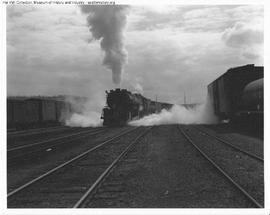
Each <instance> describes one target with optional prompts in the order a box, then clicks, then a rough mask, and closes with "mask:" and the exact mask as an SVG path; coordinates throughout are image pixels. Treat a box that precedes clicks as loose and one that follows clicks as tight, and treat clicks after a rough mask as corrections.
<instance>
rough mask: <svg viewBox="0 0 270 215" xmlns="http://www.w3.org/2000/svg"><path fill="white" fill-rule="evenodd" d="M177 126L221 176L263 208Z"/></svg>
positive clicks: (259, 206)
mask: <svg viewBox="0 0 270 215" xmlns="http://www.w3.org/2000/svg"><path fill="white" fill-rule="evenodd" d="M177 128H178V129H179V131H180V132H181V133H182V134H183V136H184V137H185V138H186V139H187V140H188V142H190V143H191V144H192V145H193V146H194V147H195V148H196V149H197V150H198V151H199V152H200V153H201V154H202V155H203V157H204V158H206V159H207V160H208V161H209V162H210V163H211V164H212V165H213V166H214V167H215V168H216V169H217V170H218V171H219V172H220V173H222V175H223V176H225V177H226V178H227V179H228V180H229V181H230V182H231V183H232V184H233V185H234V186H235V187H236V188H237V189H238V190H240V191H241V192H242V193H243V194H244V195H245V197H247V198H248V199H249V200H250V201H251V202H252V203H253V204H254V205H255V206H256V207H258V208H263V206H262V205H261V204H260V203H259V202H258V201H257V200H256V199H254V198H253V197H252V196H251V195H250V194H249V193H248V192H247V191H246V190H245V189H244V188H243V187H242V186H241V185H239V184H238V183H237V182H235V181H234V180H233V179H232V178H231V177H230V176H229V175H228V174H227V173H226V172H225V171H224V170H223V169H222V168H221V167H219V166H218V165H217V164H216V163H215V162H214V161H213V160H212V159H211V158H210V157H209V156H208V155H206V154H205V153H204V152H203V151H202V150H201V149H200V148H199V147H198V146H197V145H196V144H195V143H194V141H193V140H192V139H191V138H190V137H189V136H188V135H187V134H186V133H185V132H184V131H183V129H182V128H180V126H179V125H178V126H177Z"/></svg>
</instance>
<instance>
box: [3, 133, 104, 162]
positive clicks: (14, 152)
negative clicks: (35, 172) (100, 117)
mask: <svg viewBox="0 0 270 215" xmlns="http://www.w3.org/2000/svg"><path fill="white" fill-rule="evenodd" d="M104 131H106V128H97V129H94V130H93V129H91V130H87V131H81V132H76V133H73V134H69V135H64V136H60V137H56V138H50V139H47V140H43V141H39V142H36V143H31V144H27V145H22V146H18V147H13V148H10V149H7V158H8V163H11V162H13V161H16V159H19V158H22V157H25V156H26V155H27V156H28V155H30V154H33V153H37V152H40V151H43V150H45V149H50V150H51V149H52V148H53V147H56V146H59V145H61V144H65V143H67V142H70V141H73V140H76V139H81V138H84V137H87V136H89V135H91V136H93V135H96V134H100V133H102V132H104Z"/></svg>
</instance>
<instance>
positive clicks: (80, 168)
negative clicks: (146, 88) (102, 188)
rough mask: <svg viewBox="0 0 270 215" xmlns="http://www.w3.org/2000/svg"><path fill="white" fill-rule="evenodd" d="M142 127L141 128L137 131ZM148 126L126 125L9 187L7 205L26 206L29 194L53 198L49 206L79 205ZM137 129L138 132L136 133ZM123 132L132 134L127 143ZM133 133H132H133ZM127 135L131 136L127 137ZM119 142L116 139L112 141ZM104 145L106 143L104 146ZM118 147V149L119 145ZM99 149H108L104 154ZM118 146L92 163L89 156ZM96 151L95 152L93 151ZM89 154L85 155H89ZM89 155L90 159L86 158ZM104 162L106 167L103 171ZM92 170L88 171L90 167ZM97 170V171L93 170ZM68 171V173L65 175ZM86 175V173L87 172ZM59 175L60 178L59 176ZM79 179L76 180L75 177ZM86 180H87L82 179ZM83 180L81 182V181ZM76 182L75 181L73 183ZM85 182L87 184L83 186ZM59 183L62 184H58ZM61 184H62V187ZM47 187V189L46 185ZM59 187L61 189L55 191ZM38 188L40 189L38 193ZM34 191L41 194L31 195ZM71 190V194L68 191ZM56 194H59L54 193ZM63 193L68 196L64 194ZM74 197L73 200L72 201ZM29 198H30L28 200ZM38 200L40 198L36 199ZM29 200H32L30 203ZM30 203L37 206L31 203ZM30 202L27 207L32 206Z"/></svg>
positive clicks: (108, 150)
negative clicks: (86, 147)
mask: <svg viewBox="0 0 270 215" xmlns="http://www.w3.org/2000/svg"><path fill="white" fill-rule="evenodd" d="M142 129H143V132H142V131H140V130H142ZM148 131H149V129H147V130H145V129H144V128H141V127H136V128H131V129H130V128H129V129H127V130H125V131H123V132H121V133H120V134H117V135H115V136H114V137H112V138H110V139H108V140H106V141H104V142H102V143H100V144H98V145H96V146H94V147H92V148H90V149H88V150H87V151H85V152H83V153H81V154H79V155H77V156H75V157H73V158H72V159H70V160H68V161H66V162H65V163H62V164H61V165H59V166H57V167H55V168H53V169H51V170H49V171H47V172H46V173H44V174H42V175H40V176H38V177H36V178H34V179H33V180H31V181H29V182H27V183H25V184H23V185H21V186H19V187H17V188H16V189H13V190H12V191H10V192H9V193H8V195H7V198H8V207H18V205H19V207H20V205H21V207H29V205H27V203H26V205H25V202H27V201H28V199H27V198H28V197H29V198H30V199H31V198H32V200H33V201H35V200H37V199H38V198H39V197H40V198H43V197H44V198H46V199H47V201H48V199H49V200H51V201H52V202H48V205H46V206H47V207H52V205H53V204H56V202H55V201H57V200H58V201H60V203H59V205H58V206H60V207H66V205H68V206H69V207H80V206H81V205H82V203H83V202H84V200H85V199H86V198H87V197H88V196H89V195H91V193H92V192H93V191H94V190H95V189H96V187H97V186H98V185H99V184H100V183H101V182H102V181H103V180H104V178H105V177H106V176H107V175H108V174H109V173H110V172H111V171H112V169H113V167H115V165H116V164H117V163H118V162H119V161H120V160H121V158H123V156H124V155H125V154H126V153H127V152H128V151H129V150H130V149H131V147H132V146H133V145H134V144H135V143H136V142H138V141H139V139H140V138H141V137H143V136H144V135H145V134H146V133H147V132H148ZM137 132H139V134H138V133H137ZM125 135H133V137H132V140H131V141H130V142H131V143H130V144H128V146H126V141H123V142H121V141H120V140H121V137H125V138H126V136H125ZM134 135H135V137H134ZM129 138H130V137H129ZM117 140H118V141H120V142H115V141H117ZM105 146H106V147H105ZM119 148H121V150H120V149H119ZM102 150H105V151H106V150H107V152H106V153H107V155H106V153H104V151H102ZM119 150H120V153H119V154H118V155H117V158H114V159H113V162H112V163H109V165H108V163H105V164H104V163H102V162H103V160H102V159H101V160H100V159H99V160H98V161H99V162H101V163H97V162H95V163H91V159H94V158H95V156H101V155H102V156H103V158H104V159H106V158H107V157H109V156H111V154H113V153H116V152H117V153H118V152H119ZM94 152H95V153H94ZM90 154H91V156H88V155H90ZM89 159H90V161H89ZM104 166H105V167H106V168H105V171H104ZM99 169H102V172H101V173H100V171H98V170H99ZM90 170H91V171H90ZM96 171H98V173H97V172H96ZM67 175H69V176H70V177H71V178H70V177H66V176H67ZM86 175H88V177H87V176H86ZM94 176H96V178H95V180H94V181H93V183H91V185H90V186H89V181H88V179H89V180H90V178H91V177H94ZM59 177H60V178H59ZM74 177H75V178H77V179H78V180H76V179H75V178H74ZM85 180H86V181H85ZM69 181H72V182H73V183H75V185H74V186H73V187H70V182H69ZM81 181H82V182H84V183H82V184H81V183H80V182H81ZM76 182H77V183H76ZM85 183H86V184H87V186H89V188H87V189H86V188H85V186H86V185H85ZM61 186H62V187H61ZM63 186H64V187H63ZM48 187H50V190H49V191H47V189H49V188H48ZM58 189H60V191H58ZM40 192H43V193H42V194H40ZM44 193H45V194H46V193H47V194H48V195H49V196H50V194H52V193H55V196H54V197H55V198H56V199H54V198H50V197H48V196H44ZM35 194H37V195H40V196H36V197H35V196H34V195H35ZM69 194H70V195H69ZM58 195H59V198H60V199H59V198H57V196H58ZM63 195H68V196H66V197H67V198H66V199H65V198H63ZM74 200H75V201H74ZM29 201H31V200H29ZM38 201H39V202H42V199H39V200H38ZM61 201H62V202H63V203H62V202H61ZM29 204H31V202H30V203H29ZM31 206H32V207H38V206H35V205H34V206H33V205H31ZM31 206H30V207H31Z"/></svg>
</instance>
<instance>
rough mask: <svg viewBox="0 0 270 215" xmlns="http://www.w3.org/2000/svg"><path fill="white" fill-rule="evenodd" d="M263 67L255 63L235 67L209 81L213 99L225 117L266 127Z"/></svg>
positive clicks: (254, 125) (237, 121)
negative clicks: (264, 120) (264, 118)
mask: <svg viewBox="0 0 270 215" xmlns="http://www.w3.org/2000/svg"><path fill="white" fill-rule="evenodd" d="M263 71H264V68H263V67H262V66H254V65H253V64H249V65H245V66H241V67H235V68H231V69H229V70H228V71H227V72H225V73H224V74H223V75H221V76H220V77H219V78H217V79H216V80H215V81H213V82H212V83H210V84H209V85H208V96H209V99H210V101H211V103H212V105H213V109H214V112H215V114H216V115H217V116H218V117H219V118H220V119H221V120H229V121H230V122H233V123H234V122H235V123H237V124H239V123H240V124H242V125H243V126H248V125H250V124H252V125H253V127H255V128H257V129H262V128H263V113H264V109H263V97H264V96H263Z"/></svg>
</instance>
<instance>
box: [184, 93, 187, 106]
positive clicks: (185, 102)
mask: <svg viewBox="0 0 270 215" xmlns="http://www.w3.org/2000/svg"><path fill="white" fill-rule="evenodd" d="M186 104H187V98H186V92H185V91H184V105H186Z"/></svg>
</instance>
